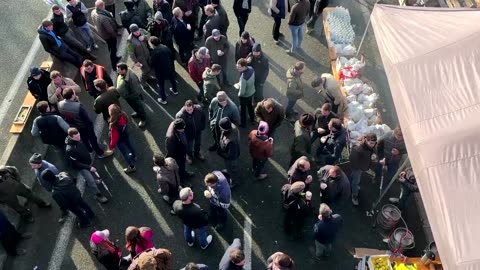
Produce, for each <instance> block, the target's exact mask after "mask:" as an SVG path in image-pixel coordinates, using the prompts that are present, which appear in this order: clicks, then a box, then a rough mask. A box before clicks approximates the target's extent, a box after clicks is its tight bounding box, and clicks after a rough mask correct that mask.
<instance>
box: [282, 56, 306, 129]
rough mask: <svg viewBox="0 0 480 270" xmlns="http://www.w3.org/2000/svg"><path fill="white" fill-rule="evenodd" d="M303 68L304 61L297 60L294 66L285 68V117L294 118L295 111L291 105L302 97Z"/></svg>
mask: <svg viewBox="0 0 480 270" xmlns="http://www.w3.org/2000/svg"><path fill="white" fill-rule="evenodd" d="M304 70H305V63H304V62H302V61H298V62H297V63H295V66H293V67H291V68H289V69H288V70H287V93H286V94H287V99H288V103H287V108H286V109H285V117H287V118H290V120H292V118H293V119H294V115H295V114H296V112H295V111H294V110H293V107H294V106H295V104H296V103H297V100H299V99H301V98H303V82H302V77H301V76H302V74H303V72H304Z"/></svg>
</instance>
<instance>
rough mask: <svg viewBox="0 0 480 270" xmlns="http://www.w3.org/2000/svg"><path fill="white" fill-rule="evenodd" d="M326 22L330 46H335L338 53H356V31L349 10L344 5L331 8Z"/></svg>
mask: <svg viewBox="0 0 480 270" xmlns="http://www.w3.org/2000/svg"><path fill="white" fill-rule="evenodd" d="M325 22H326V24H327V29H328V31H329V35H328V37H329V38H328V40H327V42H328V46H329V47H332V48H334V49H335V52H336V54H337V55H340V56H353V55H355V53H356V48H355V46H354V45H353V42H354V40H355V32H354V31H353V27H352V24H351V19H350V13H349V12H348V10H347V9H346V8H344V7H335V8H332V9H329V10H328V13H327V15H326V20H325Z"/></svg>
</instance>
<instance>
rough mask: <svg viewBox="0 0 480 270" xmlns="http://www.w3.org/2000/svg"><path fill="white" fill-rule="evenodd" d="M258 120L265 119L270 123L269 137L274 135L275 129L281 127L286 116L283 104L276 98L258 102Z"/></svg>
mask: <svg viewBox="0 0 480 270" xmlns="http://www.w3.org/2000/svg"><path fill="white" fill-rule="evenodd" d="M255 115H256V116H257V122H260V121H265V122H267V124H268V133H267V135H268V136H269V137H272V138H273V137H274V134H275V130H276V129H277V128H278V127H280V125H281V124H282V122H283V119H284V118H285V113H284V111H283V106H282V105H281V104H280V103H279V102H278V101H277V100H276V99H274V98H267V99H264V100H262V101H260V102H258V103H257V107H255Z"/></svg>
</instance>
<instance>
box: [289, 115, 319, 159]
mask: <svg viewBox="0 0 480 270" xmlns="http://www.w3.org/2000/svg"><path fill="white" fill-rule="evenodd" d="M314 120H315V119H314V117H313V115H312V114H311V113H304V114H302V116H301V117H300V119H299V120H297V121H296V122H295V125H294V132H295V133H294V134H295V135H294V137H293V142H292V145H291V146H290V163H289V166H292V165H293V163H295V161H296V160H297V159H298V158H299V157H301V156H306V157H308V156H310V155H311V153H312V142H311V137H310V128H311V126H312V124H313V122H314Z"/></svg>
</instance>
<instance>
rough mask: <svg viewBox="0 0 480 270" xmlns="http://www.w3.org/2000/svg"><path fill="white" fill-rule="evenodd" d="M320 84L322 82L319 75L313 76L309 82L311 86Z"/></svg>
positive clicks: (314, 86)
mask: <svg viewBox="0 0 480 270" xmlns="http://www.w3.org/2000/svg"><path fill="white" fill-rule="evenodd" d="M321 84H322V77H320V76H315V78H314V79H313V81H312V82H311V83H310V85H311V86H312V87H313V88H316V87H319V86H320V85H321Z"/></svg>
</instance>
